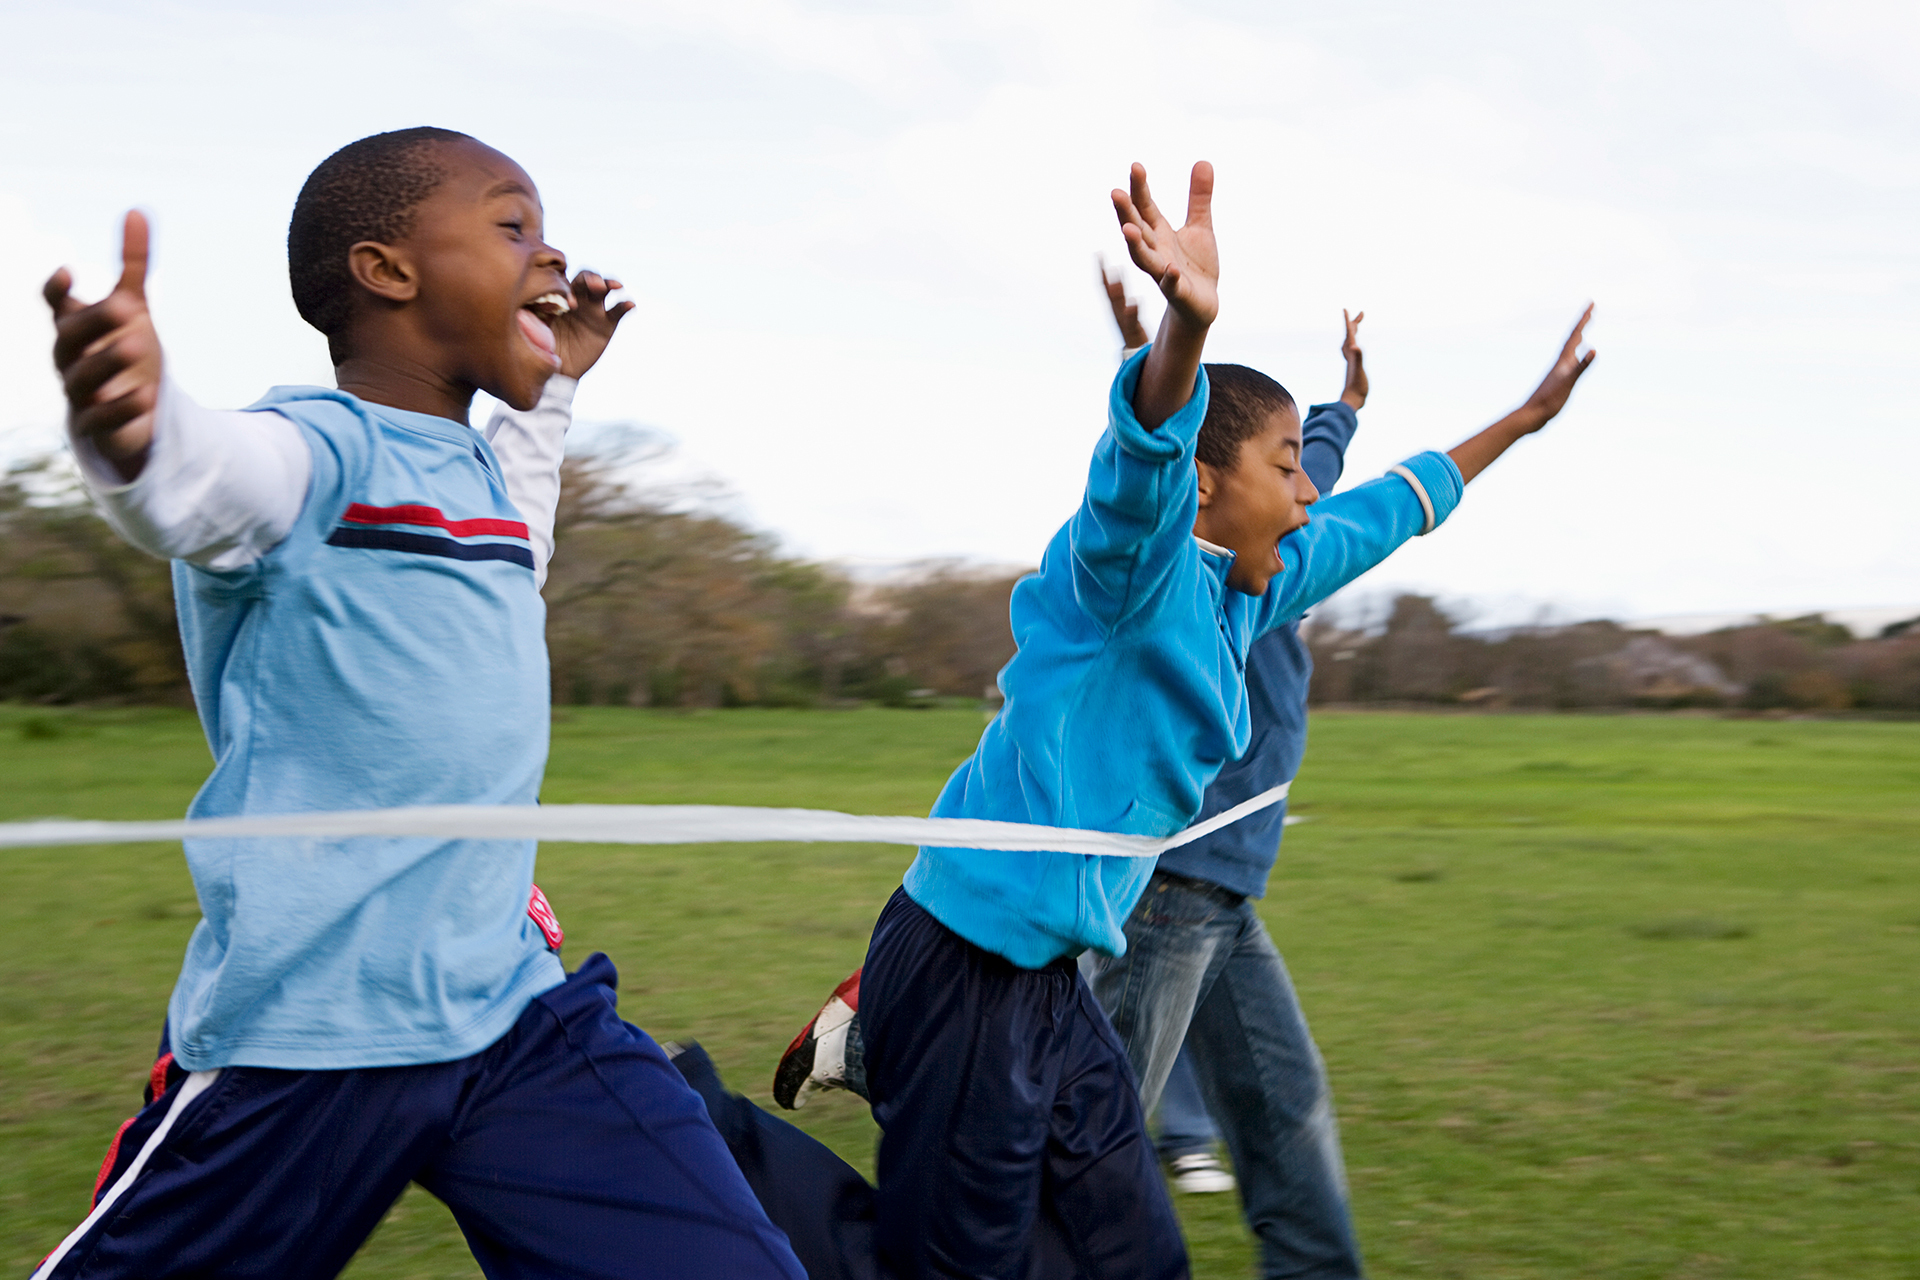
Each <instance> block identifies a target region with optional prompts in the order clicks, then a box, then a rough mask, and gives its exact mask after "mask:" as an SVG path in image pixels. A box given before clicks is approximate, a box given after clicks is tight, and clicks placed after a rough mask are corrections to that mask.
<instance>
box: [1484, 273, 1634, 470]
mask: <svg viewBox="0 0 1920 1280" xmlns="http://www.w3.org/2000/svg"><path fill="white" fill-rule="evenodd" d="M1591 319H1593V304H1592V303H1591V302H1589V303H1588V304H1587V309H1586V310H1585V311H1583V312H1581V313H1580V319H1579V321H1578V323H1576V324H1575V325H1574V326H1573V332H1572V333H1570V334H1568V335H1567V341H1566V345H1564V346H1562V347H1561V348H1560V355H1559V358H1558V359H1556V360H1555V361H1554V362H1553V368H1551V369H1549V370H1547V376H1546V377H1544V378H1542V379H1541V380H1540V385H1539V386H1537V387H1535V388H1534V390H1533V394H1532V395H1530V396H1528V397H1527V402H1526V403H1525V404H1523V405H1521V406H1520V407H1519V408H1518V409H1515V410H1514V411H1513V412H1512V413H1510V414H1508V415H1507V416H1506V417H1504V418H1502V419H1500V421H1498V422H1496V423H1494V424H1493V425H1492V426H1490V427H1488V428H1487V429H1486V430H1484V431H1482V432H1480V433H1479V434H1477V435H1474V436H1470V437H1468V438H1467V439H1465V440H1463V441H1461V442H1460V443H1459V444H1457V445H1455V446H1453V448H1451V449H1449V450H1447V456H1448V457H1449V458H1452V459H1453V465H1454V466H1456V467H1459V468H1460V478H1461V480H1463V481H1468V482H1470V481H1472V479H1473V478H1474V477H1475V476H1477V475H1479V474H1480V473H1481V472H1482V471H1485V470H1486V469H1487V468H1488V467H1489V466H1491V465H1492V463H1493V460H1494V459H1495V458H1498V457H1499V456H1500V455H1501V454H1503V453H1505V452H1506V451H1507V450H1508V449H1510V448H1512V447H1513V443H1514V441H1516V440H1518V439H1519V438H1520V437H1521V436H1526V435H1532V434H1533V433H1534V432H1536V431H1538V430H1539V429H1540V428H1542V427H1544V426H1546V425H1547V424H1548V423H1549V422H1551V421H1553V418H1554V415H1555V414H1557V413H1559V412H1560V410H1562V409H1564V408H1566V405H1567V397H1568V396H1570V395H1572V394H1573V384H1574V383H1576V382H1578V381H1580V375H1581V374H1583V373H1585V372H1586V371H1587V366H1588V365H1590V364H1592V363H1593V357H1594V356H1595V355H1596V354H1598V353H1597V352H1594V351H1588V352H1587V353H1586V354H1585V355H1584V356H1583V355H1581V354H1580V339H1581V335H1582V334H1583V333H1584V332H1585V331H1586V327H1587V321H1589V320H1591Z"/></svg>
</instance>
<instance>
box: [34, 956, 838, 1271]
mask: <svg viewBox="0 0 1920 1280" xmlns="http://www.w3.org/2000/svg"><path fill="white" fill-rule="evenodd" d="M617 980H618V979H617V977H616V975H615V973H614V969H613V965H612V963H611V962H609V961H608V960H607V958H606V957H605V956H603V955H594V956H592V957H590V958H589V959H588V960H587V962H586V963H585V964H584V965H582V966H581V967H580V969H579V970H578V971H577V972H576V973H574V974H573V975H571V976H570V977H569V978H568V979H567V981H566V982H565V983H563V984H562V985H560V986H558V987H555V988H554V989H553V990H551V991H548V992H545V993H544V994H542V995H540V996H537V997H535V999H534V1000H533V1001H532V1003H531V1004H529V1005H528V1006H527V1009H526V1011H525V1012H524V1013H523V1014H522V1015H521V1016H520V1019H519V1021H518V1022H517V1023H515V1025H514V1027H513V1030H511V1031H510V1032H508V1033H507V1034H506V1035H505V1036H504V1037H502V1038H501V1039H500V1040H499V1041H497V1042H496V1043H494V1044H493V1045H491V1046H489V1047H488V1048H486V1049H484V1050H482V1051H481V1052H480V1053H477V1054H475V1055H473V1056H472V1057H469V1058H464V1059H461V1060H460V1061H458V1062H447V1063H434V1064H429V1065H424V1066H407V1067H383V1068H370V1069H362V1070H355V1071H278V1070H269V1069H265V1068H258V1067H229V1068H226V1069H224V1070H221V1071H217V1072H195V1073H193V1074H192V1075H188V1074H186V1073H185V1072H183V1071H181V1070H180V1069H179V1068H177V1067H175V1068H173V1069H171V1070H170V1071H169V1070H165V1069H159V1070H156V1072H155V1077H156V1083H157V1084H159V1085H160V1086H161V1088H162V1090H163V1091H162V1092H160V1094H159V1096H157V1097H155V1098H154V1099H153V1101H152V1102H151V1103H150V1104H149V1105H148V1106H147V1107H146V1108H145V1110H143V1111H142V1112H141V1113H140V1114H139V1115H138V1116H136V1117H135V1118H134V1119H133V1121H131V1122H130V1123H129V1124H128V1126H127V1127H126V1128H124V1129H123V1130H122V1132H121V1135H120V1136H119V1138H118V1139H116V1143H115V1147H114V1149H113V1151H112V1153H111V1155H110V1157H109V1160H108V1165H107V1167H106V1168H105V1169H103V1170H102V1174H101V1181H100V1186H99V1189H98V1190H97V1191H96V1193H95V1213H94V1214H93V1215H91V1216H90V1218H89V1220H88V1222H87V1223H86V1224H84V1225H85V1228H86V1229H85V1230H84V1231H80V1232H78V1233H77V1235H76V1236H70V1237H69V1239H68V1241H66V1242H63V1244H62V1246H61V1248H62V1249H64V1250H65V1252H64V1253H63V1254H61V1256H60V1257H59V1259H58V1261H57V1262H55V1263H54V1265H53V1266H51V1267H47V1266H46V1265H45V1264H43V1265H42V1269H41V1272H36V1275H40V1274H42V1272H44V1274H45V1275H46V1276H47V1277H49V1278H57V1280H79V1278H80V1277H86V1278H87V1280H95V1278H106V1277H115V1278H118V1277H126V1278H127V1280H132V1278H133V1277H139V1278H140V1280H164V1278H171V1277H189V1276H192V1277H214V1276H218V1277H221V1278H222V1280H226V1278H228V1277H252V1276H258V1277H272V1278H273V1280H306V1278H308V1277H312V1278H314V1280H324V1278H325V1277H331V1276H334V1275H336V1274H337V1273H338V1272H339V1271H340V1270H341V1269H342V1268H343V1267H345V1266H346V1264H347V1262H348V1261H349V1260H350V1259H351V1258H352V1257H353V1254H354V1252H355V1250H357V1249H358V1248H359V1247H360V1245H361V1243H362V1242H363V1241H364V1240H365V1239H366V1237H367V1236H368V1235H369V1234H370V1233H371V1232H372V1231H373V1229H374V1227H375V1226H377V1225H378V1224H379V1222H380V1219H381V1217H382V1216H383V1215H384V1214H385V1213H386V1211H387V1209H388V1207H389V1206H390V1205H392V1203H393V1202H394V1200H395V1199H396V1198H397V1197H398V1196H399V1194H400V1192H401V1191H402V1190H403V1189H405V1187H406V1184H407V1183H408V1182H409V1181H417V1182H419V1183H420V1184H421V1185H422V1186H424V1187H425V1188H426V1189H427V1190H428V1191H430V1192H432V1193H433V1194H434V1195H436V1196H438V1197H439V1198H440V1199H441V1200H443V1201H445V1202H446V1203H447V1205H448V1206H449V1207H450V1208H451V1209H452V1210H453V1215H454V1217H455V1219H456V1220H458V1222H459V1224H460V1228H461V1230H462V1231H464V1232H465V1233H466V1237H467V1243H468V1245H469V1246H470V1247H471V1248H472V1250H473V1254H474V1257H475V1258H476V1259H477V1260H478V1262H479V1263H480V1267H481V1270H482V1271H484V1272H485V1273H486V1274H487V1275H488V1276H489V1277H492V1278H493V1280H506V1278H512V1280H522V1278H529V1280H530V1278H532V1277H549V1276H550V1277H568V1278H569V1280H602V1278H604V1280H616V1278H618V1280H627V1278H629V1277H688V1278H690V1280H691V1278H694V1277H698V1278H700V1280H708V1278H709V1277H716V1276H729V1277H734V1276H740V1277H767V1278H769V1280H771V1278H774V1277H778V1280H800V1277H802V1276H803V1275H804V1274H805V1273H804V1272H803V1271H802V1269H801V1266H800V1263H799V1261H798V1259H796V1258H795V1257H794V1254H793V1251H792V1249H791V1248H790V1247H789V1246H788V1244H787V1241H786V1237H785V1236H784V1235H783V1234H782V1233H781V1232H780V1231H779V1230H778V1229H777V1228H776V1227H774V1226H773V1224H772V1223H771V1222H769V1221H768V1219H767V1216H766V1214H765V1212H764V1211H763V1210H762V1209H761V1208H760V1205H759V1203H758V1201H757V1200H756V1199H755V1198H754V1195H753V1193H752V1191H751V1190H750V1189H749V1188H748V1187H747V1184H746V1181H745V1179H744V1178H743V1177H742V1176H741V1174H740V1171H739V1168H738V1167H737V1166H736V1164H735V1162H734V1160H733V1158H732V1156H730V1155H729V1154H728V1151H727V1149H726V1146H725V1144H724V1143H723V1142H722V1141H721V1139H720V1135H719V1134H718V1133H717V1132H715V1130H714V1127H713V1124H712V1122H711V1120H710V1119H709V1118H708V1115H707V1111H706V1107H705V1105H704V1104H703V1103H702V1102H701V1100H700V1098H699V1097H698V1095H696V1094H695V1093H694V1092H693V1091H692V1090H691V1089H690V1088H688V1087H687V1085H686V1082H685V1081H684V1080H683V1079H682V1078H681V1075H680V1073H679V1072H678V1071H676V1070H675V1069H674V1067H673V1066H672V1064H671V1063H669V1062H668V1061H667V1058H666V1055H665V1054H663V1053H662V1052H661V1051H660V1049H659V1047H658V1046H657V1045H655V1044H654V1042H653V1041H652V1040H651V1039H649V1038H648V1037H647V1035H646V1033H645V1032H643V1031H641V1030H639V1029H638V1028H636V1027H633V1026H630V1025H628V1024H627V1023H625V1022H623V1021H621V1019H620V1017H619V1015H618V1013H616V1012H615V1007H614V986H615V984H616V982H617ZM163 1048H164V1046H163ZM166 1061H168V1059H166V1058H165V1057H163V1058H162V1062H163V1063H164V1062H166ZM163 1128H164V1133H162V1134H161V1137H160V1140H159V1141H158V1142H157V1143H155V1142H151V1141H150V1139H152V1138H153V1137H154V1135H155V1133H156V1132H157V1131H160V1130H162V1129H163ZM136 1166H138V1167H136ZM56 1252H59V1251H56Z"/></svg>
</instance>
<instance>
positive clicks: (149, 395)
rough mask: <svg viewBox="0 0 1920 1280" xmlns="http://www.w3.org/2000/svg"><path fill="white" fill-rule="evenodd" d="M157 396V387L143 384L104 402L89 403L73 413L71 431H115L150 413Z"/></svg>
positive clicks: (98, 433) (101, 433)
mask: <svg viewBox="0 0 1920 1280" xmlns="http://www.w3.org/2000/svg"><path fill="white" fill-rule="evenodd" d="M159 398H160V389H159V388H158V387H153V386H145V387H141V388H139V389H138V390H136V391H134V392H132V393H131V394H129V395H124V396H121V397H119V398H118V399H116V400H110V401H108V402H107V403H105V404H96V405H89V406H88V407H87V408H85V409H81V410H79V411H77V412H75V413H74V415H73V418H72V427H73V431H74V433H75V434H77V435H105V434H106V433H108V432H110V431H117V430H119V429H120V428H121V427H124V426H126V425H127V424H128V423H129V422H132V421H133V420H134V419H135V418H140V417H144V416H146V415H147V414H149V413H152V412H153V409H154V405H155V404H156V403H157V402H158V400H159Z"/></svg>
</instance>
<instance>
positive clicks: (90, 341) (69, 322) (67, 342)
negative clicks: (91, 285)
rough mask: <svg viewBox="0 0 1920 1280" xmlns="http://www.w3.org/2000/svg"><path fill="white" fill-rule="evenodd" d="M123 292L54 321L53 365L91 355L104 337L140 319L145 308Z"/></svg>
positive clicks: (66, 364) (110, 295) (64, 363)
mask: <svg viewBox="0 0 1920 1280" xmlns="http://www.w3.org/2000/svg"><path fill="white" fill-rule="evenodd" d="M144 309H145V308H143V307H142V306H141V305H140V304H139V303H138V302H135V301H134V300H133V299H132V298H130V297H128V296H127V295H126V294H122V293H110V294H108V295H107V296H106V297H105V298H103V299H101V300H100V301H99V302H96V303H94V304H93V305H92V306H90V307H79V308H78V309H76V310H71V311H69V312H68V313H67V314H66V315H63V316H60V317H59V318H57V319H56V320H55V321H54V338H53V367H54V368H56V369H65V368H66V367H67V366H68V365H70V364H72V363H73V362H74V361H75V360H78V359H79V358H80V357H81V356H84V355H88V354H90V353H91V352H92V350H93V349H94V347H95V346H97V345H99V344H100V343H101V340H102V339H104V338H106V337H107V336H108V335H109V334H114V333H117V332H118V331H119V330H121V329H124V328H126V327H127V326H128V325H129V324H131V323H133V322H134V321H135V320H137V319H139V317H140V315H141V312H142V311H143V310H144Z"/></svg>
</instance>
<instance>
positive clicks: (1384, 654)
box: [0, 430, 1920, 711]
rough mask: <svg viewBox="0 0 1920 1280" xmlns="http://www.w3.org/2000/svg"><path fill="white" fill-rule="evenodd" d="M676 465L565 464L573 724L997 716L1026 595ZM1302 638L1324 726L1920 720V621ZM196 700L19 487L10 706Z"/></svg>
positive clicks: (71, 520)
mask: <svg viewBox="0 0 1920 1280" xmlns="http://www.w3.org/2000/svg"><path fill="white" fill-rule="evenodd" d="M659 452H660V449H659V446H658V443H657V439H656V438H655V437H652V436H649V435H648V434H647V433H645V432H643V431H637V430H626V431H613V432H600V433H596V434H595V435H593V436H592V437H590V444H589V447H587V448H585V449H583V450H581V451H578V452H575V453H572V454H570V455H569V456H568V458H567V461H566V463H565V470H564V474H563V487H562V497H561V505H560V510H559V512H558V518H557V521H556V528H555V541H556V551H555V554H554V562H553V566H552V575H551V577H550V579H549V581H548V583H547V588H546V597H547V638H548V646H549V649H550V651H551V654H552V663H553V696H554V701H555V702H556V703H563V704H564V703H612V704H624V705H633V706H730V705H732V706H737V705H747V704H755V705H761V706H816V705H834V704H837V703H842V702H846V701H850V700H872V701H880V702H884V703H888V704H890V705H894V706H915V705H924V704H925V703H926V702H927V701H928V700H929V699H932V698H935V697H941V696H948V697H952V696H958V697H968V698H988V699H991V698H993V697H994V696H995V694H994V689H993V681H994V676H995V673H996V672H998V671H999V669H1000V667H1001V666H1002V665H1004V664H1005V662H1006V661H1007V659H1008V658H1010V657H1011V656H1012V655H1013V648H1014V646H1013V635H1012V632H1011V630H1010V629H1009V627H1008V623H1007V597H1008V593H1009V592H1010V591H1011V590H1012V587H1013V584H1014V582H1016V581H1017V580H1018V577H1019V575H1018V574H1017V573H1013V572H1009V571H1003V570H992V571H987V570H981V569H978V568H976V567H971V566H968V565H965V564H962V563H959V562H955V561H928V562H924V563H920V564H915V565H910V566H907V567H906V568H904V569H902V570H900V571H897V572H895V573H893V574H890V575H889V576H888V577H887V578H886V579H884V580H882V581H878V582H871V581H866V582H863V581H856V580H854V579H853V578H850V577H849V576H848V575H847V574H846V573H845V572H844V571H842V570H840V569H838V568H836V567H834V566H832V565H827V564H820V563H815V562H812V561H808V560H803V559H800V558H797V557H794V556H791V555H788V554H785V553H783V552H782V551H781V549H780V547H779V545H778V544H777V543H776V542H775V540H774V539H773V538H772V537H770V536H769V535H767V534H764V533H759V532H756V531H754V530H752V529H750V528H748V527H747V526H746V525H745V524H743V523H742V522H740V521H738V520H736V519H733V518H730V517H729V516H727V515H725V514H722V513H721V512H720V511H719V510H717V509H716V506H715V504H714V503H712V502H711V501H708V500H706V497H705V496H703V495H701V494H698V493H676V492H674V491H671V490H666V489H661V488H658V487H654V486H650V485H648V484H646V483H636V482H634V481H633V480H631V479H630V478H629V477H632V476H634V475H645V474H646V469H645V466H644V464H645V463H646V462H648V461H649V460H650V459H651V458H653V457H654V456H657V454H658V453H659ZM1915 623H1920V619H1916V620H1915ZM1305 634H1306V636H1307V639H1308V643H1309V645H1310V647H1311V648H1312V650H1313V654H1314V660H1315V670H1314V678H1313V691H1312V696H1313V701H1314V702H1316V703H1318V704H1326V703H1382V702H1385V703H1400V704H1409V703H1412V704H1436V705H1463V706H1481V707H1503V706H1515V707H1542V708H1573V707H1631V706H1642V707H1688V706H1708V707H1716V706H1717V707H1745V708H1749V709H1753V710H1773V709H1789V710H1842V709H1850V708H1852V709H1866V710H1888V711H1920V625H1915V624H1914V623H1908V624H1898V625H1895V626H1893V627H1889V628H1887V631H1886V633H1885V634H1884V635H1883V636H1881V637H1880V638H1878V639H1873V640H1854V639H1853V638H1852V636H1851V635H1850V634H1849V633H1848V632H1847V630H1846V629H1845V628H1844V627H1839V626H1835V625H1833V624H1832V623H1829V622H1827V621H1826V620H1825V619H1823V618H1820V617H1818V616H1812V617H1806V618H1796V619H1790V620H1787V621H1778V622H1766V623H1756V624H1754V625H1751V626H1744V627H1734V628H1729V629H1727V630H1723V631H1716V632H1713V633H1712V634H1709V635H1703V636H1690V637H1671V636H1660V635H1654V634H1652V633H1647V632H1635V631H1630V630H1628V629H1625V628H1623V627H1620V626H1618V625H1616V624H1614V623H1611V622H1581V623H1575V624H1572V625H1551V626H1549V625H1541V626H1534V627H1519V628H1513V629H1509V630H1505V631H1496V632H1486V631H1471V632H1470V631H1464V630H1462V628H1461V627H1460V625H1459V623H1458V621H1457V620H1456V619H1455V618H1453V617H1452V616H1450V615H1449V614H1448V613H1447V612H1446V611H1445V610H1443V609H1442V608H1441V607H1440V605H1439V604H1438V603H1437V602H1436V601H1435V600H1433V599H1431V598H1429V597H1425V596H1416V595H1402V596H1400V597H1398V598H1396V599H1395V600H1393V601H1392V603H1391V605H1390V606H1389V607H1388V608H1387V610H1386V612H1385V614H1384V616H1381V617H1377V618H1375V619H1372V620H1371V621H1370V622H1366V623H1364V624H1356V625H1344V624H1343V623H1342V622H1341V621H1339V620H1338V619H1335V618H1331V617H1329V616H1328V615H1326V614H1324V613H1323V614H1320V615H1317V616H1315V617H1313V618H1311V619H1309V620H1308V622H1307V623H1306V624H1305ZM187 697H188V690H187V683H186V671H185V665H184V663H183V661H182V658H181V652H180V642H179V636H178V633H177V631H176V629H175V625H174V619H173V593H172V586H171V581H170V578H169V575H168V571H167V566H166V565H164V564H162V563H161V562H159V561H156V560H153V559H151V558H150V557H148V556H146V555H143V554H142V553H140V552H137V551H135V550H134V549H133V548H131V547H129V546H127V545H126V544H125V543H124V542H122V541H121V540H120V539H119V537H118V536H116V535H115V534H114V533H113V532H112V530H110V529H109V528H108V527H107V526H106V524H105V523H104V522H102V521H101V520H100V519H99V517H98V516H96V515H95V514H94V513H93V510H92V508H91V507H90V506H89V505H88V503H87V501H86V498H85V495H84V494H83V493H82V491H81V490H80V488H79V486H78V485H77V483H75V482H74V480H73V479H72V478H71V475H70V473H68V472H66V471H63V470H62V469H61V467H59V466H57V465H55V464H53V463H51V462H48V461H40V462H35V463H31V464H27V465H23V466H19V467H16V468H15V469H13V470H12V471H10V472H8V473H6V474H5V475H4V476H0V699H10V700H18V701H26V702H46V703H59V702H79V701H128V702H131V701H140V702H183V701H185V700H187Z"/></svg>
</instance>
